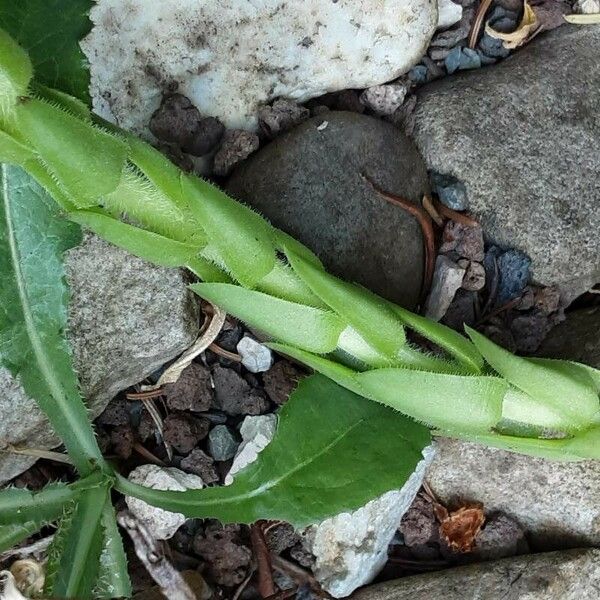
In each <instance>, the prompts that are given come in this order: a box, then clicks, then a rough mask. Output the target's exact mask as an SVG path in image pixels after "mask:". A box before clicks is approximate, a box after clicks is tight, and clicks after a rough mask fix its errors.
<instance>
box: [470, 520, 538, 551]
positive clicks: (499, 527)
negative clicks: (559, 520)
mask: <svg viewBox="0 0 600 600" xmlns="http://www.w3.org/2000/svg"><path fill="white" fill-rule="evenodd" d="M527 552H529V544H528V543H527V539H526V537H525V531H524V529H523V527H521V525H520V524H519V523H518V522H517V521H516V520H515V519H513V518H511V517H509V516H508V515H506V514H504V513H494V514H492V515H490V516H488V517H487V518H486V521H485V525H484V527H483V529H482V530H481V531H480V532H479V534H478V535H477V538H476V540H475V547H474V548H473V553H472V557H473V559H475V560H496V559H498V558H506V557H507V556H516V555H517V554H525V553H527Z"/></svg>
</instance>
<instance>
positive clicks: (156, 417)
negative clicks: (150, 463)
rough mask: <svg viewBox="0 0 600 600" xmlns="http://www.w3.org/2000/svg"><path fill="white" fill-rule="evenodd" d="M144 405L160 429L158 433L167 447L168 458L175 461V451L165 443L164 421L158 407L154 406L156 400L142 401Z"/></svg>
mask: <svg viewBox="0 0 600 600" xmlns="http://www.w3.org/2000/svg"><path fill="white" fill-rule="evenodd" d="M142 404H143V405H144V408H145V409H146V410H147V411H148V412H149V413H150V416H151V417H152V420H153V421H154V424H155V425H156V429H158V433H160V437H161V438H162V441H163V444H164V445H165V450H166V451H167V457H168V458H169V460H173V449H172V448H171V445H170V444H169V443H168V442H166V441H165V436H164V433H163V431H164V426H163V420H162V417H161V416H160V413H159V412H158V408H156V405H155V404H154V400H152V399H145V400H144V399H142Z"/></svg>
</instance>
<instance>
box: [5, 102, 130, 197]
mask: <svg viewBox="0 0 600 600" xmlns="http://www.w3.org/2000/svg"><path fill="white" fill-rule="evenodd" d="M16 114H17V123H18V126H19V128H20V130H21V132H22V133H23V135H24V136H25V138H26V139H27V140H28V141H29V143H30V144H31V145H32V146H33V147H34V148H35V150H36V151H37V152H38V153H39V155H40V159H41V160H42V161H43V163H44V164H45V166H46V167H47V169H48V170H49V171H50V172H51V173H52V175H53V176H54V177H55V178H56V179H57V181H58V183H59V184H60V185H61V186H62V187H63V188H64V189H65V190H66V192H67V193H68V194H69V196H71V198H72V200H73V202H74V203H75V204H76V205H77V206H78V207H79V208H87V207H89V206H95V205H97V204H98V202H99V198H100V197H101V196H103V195H105V194H109V193H110V192H113V191H114V190H115V189H116V188H117V186H118V185H119V183H120V181H121V176H122V173H123V169H124V167H125V161H126V159H127V144H126V143H125V142H123V141H122V140H121V139H120V138H118V137H117V136H114V135H112V134H110V133H108V132H106V131H103V130H102V129H100V128H99V127H96V126H94V125H91V124H90V123H85V122H84V121H82V120H80V119H79V118H78V117H76V116H74V115H72V114H70V113H68V112H67V111H65V110H63V109H61V108H59V107H58V106H56V105H53V104H50V103H48V102H45V101H44V100H38V99H35V98H29V99H25V100H24V101H22V102H20V103H19V104H18V106H17V111H16Z"/></svg>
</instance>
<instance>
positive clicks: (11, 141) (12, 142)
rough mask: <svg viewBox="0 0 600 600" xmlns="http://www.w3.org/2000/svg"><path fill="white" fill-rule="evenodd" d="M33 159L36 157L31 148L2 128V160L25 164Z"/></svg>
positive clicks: (0, 148) (0, 138)
mask: <svg viewBox="0 0 600 600" xmlns="http://www.w3.org/2000/svg"><path fill="white" fill-rule="evenodd" d="M31 159H35V154H34V153H33V151H32V150H31V148H28V147H27V146H25V145H24V144H22V143H21V142H19V141H18V140H16V139H15V138H14V137H12V136H11V135H9V134H8V133H6V132H4V131H2V130H1V129H0V162H8V163H11V164H13V165H24V164H25V163H26V162H27V161H28V160H31Z"/></svg>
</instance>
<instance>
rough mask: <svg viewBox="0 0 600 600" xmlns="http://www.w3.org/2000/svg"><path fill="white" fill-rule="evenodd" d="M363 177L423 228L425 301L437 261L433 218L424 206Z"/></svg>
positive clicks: (423, 297) (423, 289)
mask: <svg viewBox="0 0 600 600" xmlns="http://www.w3.org/2000/svg"><path fill="white" fill-rule="evenodd" d="M362 177H363V179H364V180H365V181H367V182H368V183H369V185H371V187H372V188H373V189H374V190H375V191H376V192H377V193H378V194H379V195H380V196H381V197H382V198H384V199H385V200H387V201H388V202H390V203H391V204H395V205H396V206H399V207H400V208H403V209H404V210H405V211H406V212H408V213H410V214H411V215H412V216H413V217H415V219H417V222H418V223H419V225H420V226H421V231H422V232H423V243H424V246H425V277H424V279H423V288H422V290H421V298H422V300H424V299H425V298H426V297H427V294H428V293H429V288H430V287H431V281H432V280H433V267H434V261H435V236H434V234H433V225H432V224H431V217H430V216H429V214H428V212H427V211H426V210H425V209H424V208H423V207H422V206H419V205H417V204H413V203H412V202H411V201H410V200H406V198H402V197H401V196H395V195H394V194H390V193H389V192H385V191H383V190H382V189H381V188H379V187H377V185H376V184H375V183H373V181H371V180H370V179H369V178H368V177H367V176H366V175H362Z"/></svg>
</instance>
